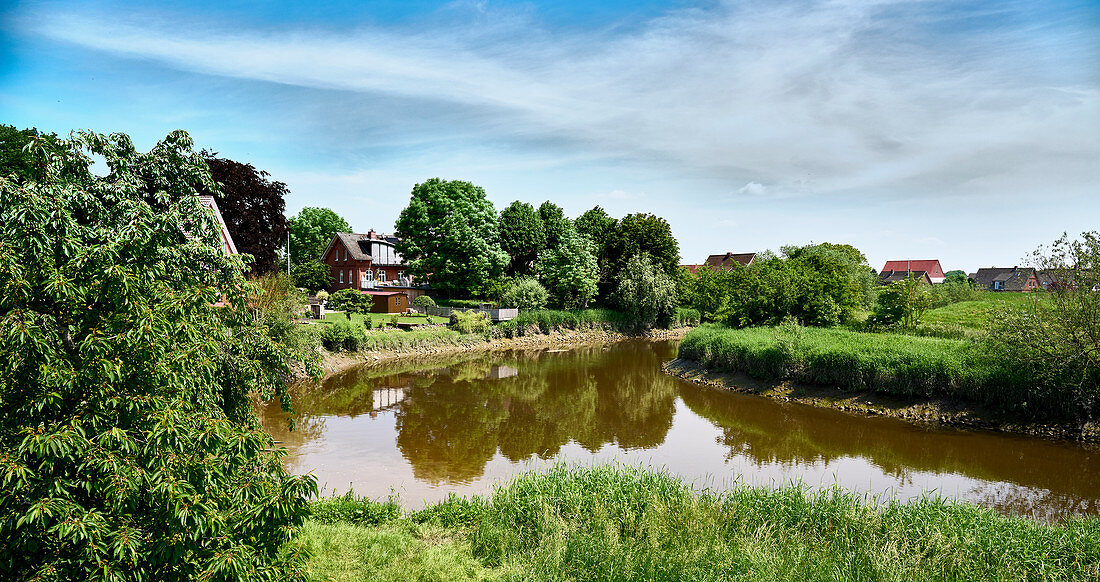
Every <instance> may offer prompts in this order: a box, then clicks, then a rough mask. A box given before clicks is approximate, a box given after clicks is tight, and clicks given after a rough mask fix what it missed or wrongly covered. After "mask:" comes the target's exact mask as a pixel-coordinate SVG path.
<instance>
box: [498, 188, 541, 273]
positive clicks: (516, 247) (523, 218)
mask: <svg viewBox="0 0 1100 582" xmlns="http://www.w3.org/2000/svg"><path fill="white" fill-rule="evenodd" d="M500 247H501V248H502V249H504V252H506V253H508V255H509V256H510V257H511V260H510V261H509V263H508V274H509V275H526V274H529V273H530V272H531V267H532V266H533V265H534V262H535V259H537V258H538V255H539V252H540V251H541V250H542V249H544V248H546V229H545V228H543V224H542V217H541V216H539V213H538V212H536V211H535V207H534V206H531V205H530V204H528V203H526V202H520V201H519V200H516V201H515V202H512V203H511V204H510V205H508V207H507V208H505V209H504V210H501V211H500Z"/></svg>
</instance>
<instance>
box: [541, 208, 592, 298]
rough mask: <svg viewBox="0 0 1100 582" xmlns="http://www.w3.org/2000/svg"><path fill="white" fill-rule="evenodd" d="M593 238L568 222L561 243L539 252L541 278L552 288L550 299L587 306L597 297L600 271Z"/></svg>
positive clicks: (544, 283) (547, 286) (543, 282)
mask: <svg viewBox="0 0 1100 582" xmlns="http://www.w3.org/2000/svg"><path fill="white" fill-rule="evenodd" d="M593 250H594V248H593V245H592V241H590V240H588V237H585V236H581V235H580V234H577V231H576V229H574V228H573V227H572V225H569V226H568V227H567V228H565V229H564V230H563V231H562V234H561V238H560V240H559V241H558V245H557V246H555V247H553V248H548V249H546V250H544V251H543V252H542V253H540V254H539V260H538V262H537V263H536V265H535V271H536V272H537V273H538V276H539V280H540V281H541V282H542V284H543V286H544V287H546V290H547V291H549V292H550V298H551V303H552V304H553V305H554V306H555V307H558V308H562V309H577V308H580V307H587V306H588V303H589V302H590V301H592V299H594V298H595V297H596V291H597V287H596V283H597V282H598V281H599V278H600V272H599V267H598V266H597V265H596V256H595V254H594V253H593Z"/></svg>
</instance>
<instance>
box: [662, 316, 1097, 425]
mask: <svg viewBox="0 0 1100 582" xmlns="http://www.w3.org/2000/svg"><path fill="white" fill-rule="evenodd" d="M679 357H681V358H684V359H688V360H693V361H695V362H698V363H699V364H701V365H702V366H704V367H706V368H708V369H713V370H729V371H738V372H744V373H746V374H748V375H750V376H752V377H755V378H761V379H767V380H780V379H789V380H794V381H797V382H803V383H807V384H818V385H825V386H837V387H841V388H850V389H860V390H871V391H875V392H881V393H886V394H896V395H902V396H926V397H928V396H942V397H949V398H956V399H962V400H968V401H972V402H979V403H983V404H986V405H989V406H991V407H994V408H997V409H1001V410H1005V411H1011V412H1014V413H1018V414H1020V413H1022V414H1025V415H1027V416H1029V417H1031V418H1036V419H1041V420H1056V421H1064V420H1067V419H1079V418H1089V417H1090V416H1091V415H1092V414H1093V411H1092V410H1090V409H1089V408H1088V403H1087V402H1086V401H1084V400H1081V399H1075V398H1073V397H1072V395H1068V394H1061V393H1058V392H1057V391H1052V390H1047V388H1046V387H1044V386H1039V385H1036V383H1035V382H1032V380H1031V378H1029V377H1028V376H1027V375H1026V374H1024V373H1023V372H1021V371H1020V370H1018V369H1017V368H1015V367H1013V366H1011V365H1010V364H1008V363H1005V362H1002V361H999V360H997V359H995V358H992V357H990V356H989V355H988V354H987V353H986V352H985V351H984V350H983V349H981V347H980V344H978V343H976V342H974V341H971V340H958V339H945V338H938V337H916V336H911V335H898V334H891V333H859V332H855V331H850V330H845V329H836V328H833V329H826V328H811V327H806V328H803V327H798V326H781V327H779V328H763V327H761V328H747V329H737V330H735V329H729V328H726V327H720V326H715V325H709V324H708V325H704V326H701V327H698V328H696V329H694V330H692V331H690V332H689V333H688V334H687V336H686V337H685V338H684V340H683V342H681V343H680V349H679Z"/></svg>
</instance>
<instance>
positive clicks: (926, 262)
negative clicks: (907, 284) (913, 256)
mask: <svg viewBox="0 0 1100 582" xmlns="http://www.w3.org/2000/svg"><path fill="white" fill-rule="evenodd" d="M886 271H892V272H895V273H909V272H912V273H913V274H914V275H917V272H918V271H924V272H925V273H926V274H927V275H928V279H929V280H930V281H932V282H933V283H943V281H944V279H946V278H947V277H946V276H945V275H944V274H943V267H941V266H940V261H939V259H922V260H916V261H913V260H905V261H886V265H885V266H883V267H882V270H881V271H879V272H886ZM917 276H918V277H919V276H920V275H917Z"/></svg>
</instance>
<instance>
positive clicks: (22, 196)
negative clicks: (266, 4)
mask: <svg viewBox="0 0 1100 582" xmlns="http://www.w3.org/2000/svg"><path fill="white" fill-rule="evenodd" d="M89 154H97V155H100V156H103V158H104V159H105V160H106V162H107V165H108V168H109V172H110V173H109V174H108V175H107V176H106V177H99V176H96V175H93V174H92V173H91V172H90V171H89V169H88V166H89V163H90V160H91V158H90V156H89ZM38 155H41V156H42V157H36V158H35V159H32V163H33V164H35V165H36V166H35V167H41V168H43V174H42V175H41V176H38V177H35V178H34V179H33V180H29V181H26V182H25V183H20V182H18V181H15V180H10V179H4V178H0V289H3V292H2V293H0V329H3V330H5V333H3V334H0V376H2V377H0V480H2V482H3V487H2V488H0V571H3V572H8V573H9V574H11V573H22V574H25V575H26V576H27V577H28V578H31V577H39V578H41V579H56V580H90V579H99V580H114V579H141V580H181V581H182V580H194V579H217V580H223V579H237V580H272V579H279V580H299V579H303V578H304V570H303V567H302V566H303V562H302V559H301V556H299V555H297V552H296V550H295V549H293V548H290V550H289V551H287V549H286V547H285V543H286V542H287V541H288V540H290V539H291V537H292V536H293V535H294V532H295V531H296V528H297V527H298V526H299V525H300V524H301V523H302V520H303V519H304V517H305V515H306V513H307V511H308V505H307V502H308V498H309V497H310V496H311V495H313V494H315V492H316V482H315V480H314V479H313V477H310V476H303V477H296V476H291V475H290V474H288V473H287V471H286V470H285V468H284V467H283V466H282V464H281V462H280V456H281V454H283V453H280V452H271V449H272V448H273V442H272V439H271V437H270V436H268V435H267V434H266V433H265V432H264V431H263V430H262V429H261V428H260V427H259V424H258V421H257V419H256V417H255V414H254V412H253V409H252V398H251V396H250V395H252V394H256V395H259V397H260V398H261V399H271V398H274V397H280V398H281V399H282V400H283V402H284V404H285V403H287V402H288V401H287V400H286V386H285V383H284V379H285V378H286V375H287V374H288V373H289V372H290V369H289V365H288V360H289V359H290V355H291V354H290V353H288V351H287V350H286V349H284V348H283V347H281V346H280V345H279V344H278V343H277V342H274V341H272V339H271V335H270V333H269V330H267V329H266V328H265V327H264V324H263V319H264V318H262V317H261V318H257V316H256V315H255V313H254V310H253V309H251V308H249V305H250V301H251V300H252V298H255V297H257V296H258V295H257V294H256V293H255V292H254V291H253V284H252V283H249V282H247V281H245V280H244V278H243V275H242V267H243V265H242V259H241V258H240V257H239V256H226V255H224V254H223V253H222V251H221V245H220V241H219V237H220V229H219V228H218V227H217V225H216V223H215V221H214V218H213V216H212V214H210V213H209V212H208V211H207V210H206V209H205V208H204V207H203V206H202V205H201V204H200V203H199V201H198V192H197V190H196V189H195V185H196V184H201V185H202V186H203V187H204V188H205V189H206V190H207V191H213V190H214V189H215V188H216V185H215V184H214V182H213V181H212V180H211V178H210V175H209V171H208V169H207V167H206V164H205V163H203V160H202V158H201V157H200V156H199V155H198V154H196V153H195V152H193V151H192V149H191V140H190V138H189V137H188V136H187V134H185V133H183V132H173V133H172V134H169V135H168V136H167V137H166V138H165V139H164V140H163V141H162V142H160V143H159V144H157V145H156V146H155V147H154V148H153V149H152V150H151V151H150V152H148V153H139V152H137V151H136V150H135V148H134V146H133V144H132V143H131V142H130V140H129V138H128V137H126V136H125V135H122V134H112V135H111V136H104V135H99V134H93V133H79V134H77V135H76V136H75V138H74V139H73V140H71V141H63V142H60V144H59V147H58V148H57V150H55V151H49V152H46V151H40V152H37V153H36V156H38ZM149 184H153V185H154V186H155V188H153V189H152V190H150V189H149V188H148V185H149ZM261 295H262V294H261ZM219 299H222V300H224V304H225V305H226V307H218V306H216V305H215V303H218V302H219Z"/></svg>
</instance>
